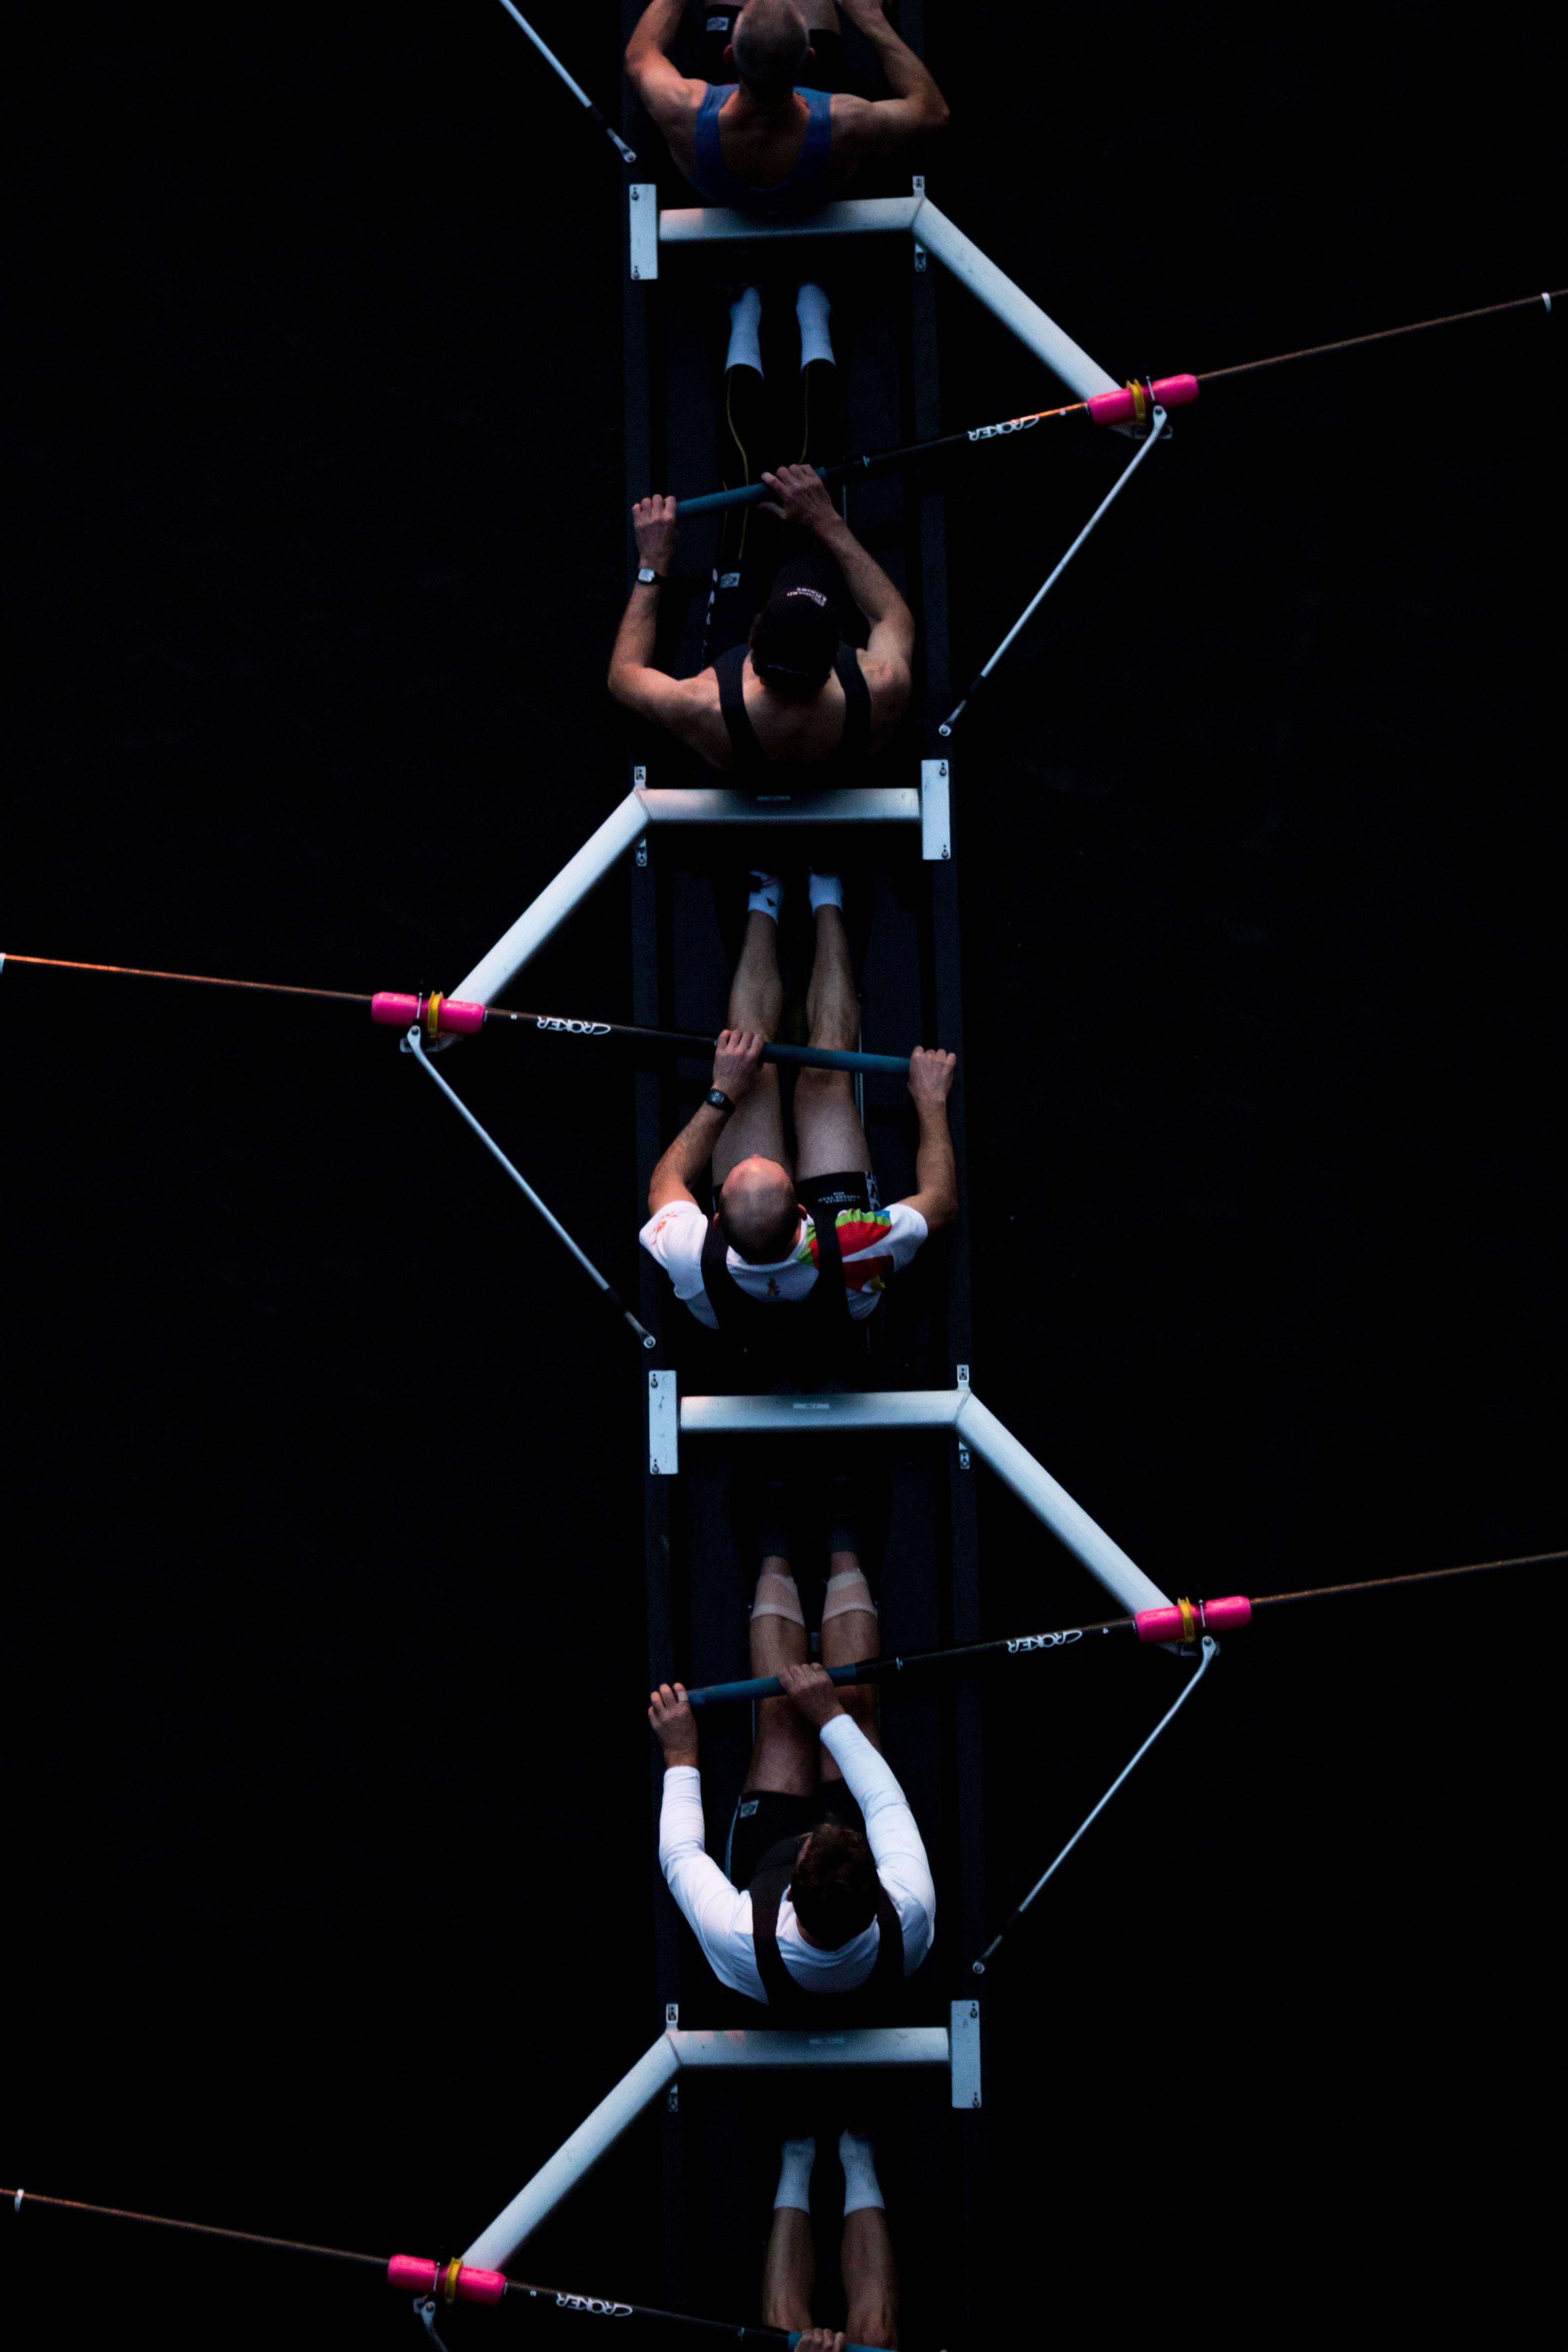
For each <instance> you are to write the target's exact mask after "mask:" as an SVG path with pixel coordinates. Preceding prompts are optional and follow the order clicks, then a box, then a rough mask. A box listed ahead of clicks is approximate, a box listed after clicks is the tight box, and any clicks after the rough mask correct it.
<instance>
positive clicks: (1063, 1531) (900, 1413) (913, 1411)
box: [650, 1372, 1171, 1616]
mask: <svg viewBox="0 0 1568 2352" xmlns="http://www.w3.org/2000/svg"><path fill="white" fill-rule="evenodd" d="M650 1377H653V1376H652V1375H651V1376H650ZM656 1377H658V1378H659V1379H660V1380H662V1381H668V1380H669V1378H670V1375H669V1374H668V1372H663V1373H660V1374H658V1375H657V1376H656ZM679 1427H680V1433H681V1435H682V1436H683V1437H759V1436H780V1435H782V1434H783V1433H785V1432H787V1431H788V1432H789V1433H801V1432H804V1433H810V1432H812V1431H818V1432H821V1433H829V1432H831V1433H842V1432H844V1431H846V1430H888V1429H951V1430H953V1431H954V1432H956V1434H957V1436H958V1437H959V1438H960V1439H961V1441H962V1442H963V1444H966V1445H967V1447H968V1448H969V1450H970V1452H971V1453H973V1454H978V1455H979V1457H980V1459H981V1461H982V1462H985V1463H988V1465H989V1466H990V1467H991V1469H993V1470H994V1471H995V1472H996V1474H997V1475H998V1478H1000V1479H1001V1480H1002V1482H1003V1484H1004V1485H1005V1486H1010V1487H1011V1488H1012V1490H1013V1493H1014V1494H1015V1495H1016V1496H1018V1498H1019V1501H1020V1502H1021V1503H1024V1504H1026V1505H1027V1506H1028V1507H1029V1508H1030V1510H1031V1511H1032V1512H1033V1513H1034V1515H1035V1517H1036V1518H1037V1519H1040V1520H1042V1521H1043V1522H1044V1524H1045V1526H1047V1527H1048V1528H1050V1529H1051V1534H1052V1535H1053V1536H1055V1537H1056V1538H1057V1540H1058V1542H1060V1543H1061V1544H1063V1545H1065V1547H1066V1549H1068V1550H1069V1551H1070V1552H1071V1554H1072V1555H1073V1557H1074V1559H1079V1560H1082V1563H1083V1566H1084V1567H1085V1568H1086V1569H1087V1570H1089V1573H1090V1574H1091V1576H1093V1577H1095V1578H1097V1579H1098V1580H1099V1582H1100V1583H1101V1584H1103V1586H1104V1588H1105V1590H1106V1591H1107V1592H1109V1593H1111V1594H1113V1596H1114V1598H1115V1599H1116V1600H1117V1601H1120V1602H1121V1604H1122V1607H1123V1608H1124V1610H1126V1612H1127V1613H1128V1615H1129V1616H1132V1615H1134V1614H1135V1612H1137V1611H1138V1610H1140V1609H1168V1608H1169V1607H1170V1605H1171V1603H1170V1601H1169V1599H1168V1598H1167V1596H1166V1594H1165V1593H1163V1592H1162V1591H1160V1588H1159V1586H1158V1585H1157V1584H1155V1582H1154V1580H1153V1579H1152V1578H1150V1577H1147V1576H1145V1573H1144V1571H1143V1570H1142V1569H1141V1568H1139V1567H1138V1566H1137V1564H1136V1562H1135V1561H1134V1560H1131V1559H1128V1557H1127V1555H1126V1553H1125V1552H1124V1550H1123V1549H1122V1547H1121V1545H1120V1544H1118V1543H1113V1541H1112V1539H1111V1538H1110V1537H1109V1536H1108V1535H1107V1534H1106V1533H1105V1530H1104V1528H1102V1527H1099V1526H1097V1525H1096V1523H1095V1522H1094V1520H1092V1518H1091V1517H1090V1516H1089V1514H1088V1512H1087V1511H1086V1510H1084V1509H1083V1507H1082V1505H1081V1504H1079V1503H1075V1502H1074V1501H1073V1499H1072V1497H1071V1495H1070V1494H1069V1493H1068V1492H1067V1489H1066V1487H1065V1486H1059V1485H1058V1484H1057V1481H1056V1480H1055V1479H1054V1478H1053V1477H1052V1476H1051V1473H1050V1471H1049V1470H1047V1469H1046V1468H1045V1466H1044V1465H1043V1464H1042V1463H1040V1462H1037V1461H1036V1460H1035V1458H1034V1455H1033V1454H1031V1453H1030V1450H1029V1448H1028V1447H1027V1446H1026V1445H1020V1444H1019V1441H1018V1439H1017V1438H1016V1437H1015V1436H1014V1435H1013V1433H1012V1432H1011V1431H1010V1430H1009V1428H1007V1427H1006V1426H1005V1424H1004V1423H1001V1422H999V1421H998V1419H997V1416H996V1414H995V1413H994V1412H991V1411H990V1409H989V1407H988V1406H987V1405H983V1404H982V1403H981V1402H980V1400H979V1398H978V1397H977V1395H976V1394H975V1392H974V1391H973V1390H972V1389H969V1388H953V1389H884V1390H880V1391H874V1392H870V1393H867V1392H863V1391H855V1392H852V1393H850V1394H846V1395H842V1396H691V1397H682V1399H681V1401H680V1419H679ZM666 1428H667V1424H666ZM650 1435H651V1436H652V1430H650ZM664 1444H665V1446H666V1449H667V1447H668V1437H667V1434H666V1435H665V1438H664ZM662 1466H664V1467H666V1468H667V1470H668V1471H670V1472H673V1471H674V1469H675V1467H676V1463H675V1461H674V1458H671V1456H670V1455H669V1454H668V1452H666V1455H665V1461H664V1465H662Z"/></svg>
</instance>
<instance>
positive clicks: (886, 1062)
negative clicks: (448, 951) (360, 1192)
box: [489, 1005, 909, 1078]
mask: <svg viewBox="0 0 1568 2352" xmlns="http://www.w3.org/2000/svg"><path fill="white" fill-rule="evenodd" d="M489 1019H490V1020H492V1021H517V1022H520V1023H523V1024H531V1025H532V1026H533V1027H534V1028H536V1029H538V1030H541V1031H543V1032H544V1033H545V1034H548V1035H550V1036H557V1037H613V1038H616V1039H618V1040H619V1041H620V1042H621V1043H622V1045H658V1046H662V1047H664V1049H665V1050H667V1051H671V1052H674V1053H678V1054H699V1055H705V1056H706V1055H709V1054H711V1053H712V1052H713V1050H714V1047H715V1046H716V1045H717V1043H718V1040H717V1039H716V1037H705V1036H703V1035H702V1034H700V1033H699V1032H697V1031H696V1030H693V1029H646V1028H642V1027H636V1026H633V1025H632V1024H631V1023H630V1022H623V1021H576V1020H569V1019H566V1018H564V1017H563V1016H561V1015H559V1014H557V1013H516V1012H513V1011H512V1010H511V1009H510V1008H509V1007H507V1006H505V1005H492V1006H491V1007H490V1009H489ZM762 1058H763V1060H764V1061H765V1062H777V1063H779V1065H781V1066H787V1067H789V1068H790V1069H800V1070H859V1071H862V1073H863V1074H864V1075H865V1076H868V1077H871V1076H881V1077H892V1078H906V1077H907V1076H909V1056H908V1055H907V1054H903V1055H900V1054H861V1053H850V1052H847V1051H843V1052H841V1051H840V1049H839V1048H838V1047H837V1046H833V1045H764V1047H763V1049H762Z"/></svg>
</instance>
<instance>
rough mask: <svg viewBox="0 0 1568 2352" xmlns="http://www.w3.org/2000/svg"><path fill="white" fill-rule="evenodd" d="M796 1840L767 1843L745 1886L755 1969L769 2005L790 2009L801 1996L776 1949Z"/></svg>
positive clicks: (770, 2006) (770, 2007) (793, 1864)
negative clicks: (780, 1908) (754, 1955)
mask: <svg viewBox="0 0 1568 2352" xmlns="http://www.w3.org/2000/svg"><path fill="white" fill-rule="evenodd" d="M798 1843H799V1841H798V1840H797V1839H795V1838H785V1839H781V1840H780V1841H779V1844H777V1845H774V1846H769V1847H768V1852H767V1853H765V1854H764V1855H763V1857H762V1860H761V1863H760V1864H758V1869H757V1872H756V1874H755V1876H754V1877H753V1879H752V1882H751V1885H750V1886H749V1887H748V1888H747V1893H748V1894H749V1895H750V1896H751V1941H752V1945H753V1947H754V1948H755V1950H756V1953H757V1973H758V1976H759V1977H760V1978H761V1979H762V1990H763V1991H764V1992H765V1993H766V1994H767V1995H768V2007H769V2009H792V2008H793V2007H794V2005H795V2003H796V2002H797V2001H798V2000H800V1999H801V1998H802V1995H801V1992H800V1986H799V1985H798V1984H797V1983H796V1981H795V1979H794V1978H793V1977H792V1976H791V1975H790V1973H789V1969H787V1968H786V1967H785V1965H784V1960H783V1956H782V1954H781V1953H780V1952H779V1905H780V1903H782V1902H783V1900H784V1890H785V1888H786V1887H787V1886H788V1885H789V1876H790V1873H791V1872H792V1871H793V1869H794V1867H795V1851H796V1846H797V1844H798Z"/></svg>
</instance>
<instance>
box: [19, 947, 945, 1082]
mask: <svg viewBox="0 0 1568 2352" xmlns="http://www.w3.org/2000/svg"><path fill="white" fill-rule="evenodd" d="M12 963H15V964H25V965H27V966H29V967H30V968H32V969H33V970H36V971H87V972H97V973H99V974H100V975H107V976H108V977H110V978H111V979H114V980H167V981H174V982H178V983H179V984H180V985H181V986H183V987H185V988H237V989H242V990H244V991H245V992H246V993H247V994H249V995H252V996H303V997H309V998H313V999H314V1000H315V1001H316V1002H317V1003H322V1004H365V1005H368V1006H369V1007H370V1013H371V1020H372V1021H374V1022H376V1023H378V1024H381V1025H382V1027H384V1028H395V1029H413V1028H418V1029H421V1030H423V1033H424V1034H425V1035H426V1036H427V1037H454V1036H455V1037H470V1036H473V1035H475V1034H476V1033H477V1032H478V1031H479V1030H481V1029H484V1028H486V1027H487V1026H488V1024H490V1023H491V1022H492V1021H510V1022H514V1023H517V1024H521V1025H522V1026H523V1027H525V1028H533V1029H538V1030H539V1031H540V1032H542V1033H543V1034H545V1035H546V1036H551V1037H610V1038H614V1039H616V1040H618V1041H619V1042H620V1043H621V1044H622V1045H642V1046H649V1047H656V1048H658V1049H659V1050H660V1051H662V1052H665V1053H675V1054H696V1055H703V1056H706V1055H711V1054H712V1052H713V1050H714V1048H715V1046H716V1045H717V1043H718V1040H717V1039H716V1037H707V1036H704V1035H702V1034H699V1033H698V1032H697V1031H695V1030H688V1029H644V1028H639V1027H636V1026H634V1025H633V1024H632V1023H630V1022H622V1021H581V1020H578V1019H576V1018H574V1017H568V1016H567V1015H565V1014H561V1013H518V1012H514V1011H513V1009H512V1008H511V1007H510V1006H509V1005H505V1004H472V1003H465V1001H464V999H463V998H461V997H455V996H443V995H441V994H440V993H439V992H435V993H432V994H430V995H418V996H414V995H405V994H402V993H400V992H395V991H391V990H386V989H383V990H381V991H379V992H377V993H376V994H375V995H373V996H371V995H365V994H361V993H358V992H354V991H352V990H350V989H343V988H298V987H293V986H288V985H286V984H285V983H284V982H281V981H270V980H219V979H216V978H214V976H213V974H212V973H210V972H200V971H152V970H149V969H146V968H144V967H143V966H141V965H140V964H127V963H75V962H70V961H67V960H66V959H65V958H63V957H61V956H28V955H8V954H0V971H3V970H4V969H5V966H6V965H7V964H12ZM762 1058H763V1060H764V1061H765V1062H777V1063H778V1064H779V1065H780V1066H788V1067H789V1068H790V1069H803V1070H859V1071H862V1072H863V1073H864V1074H865V1076H868V1077H894V1078H904V1077H907V1076H908V1075H909V1056H908V1055H907V1054H903V1055H900V1054H861V1053H850V1052H847V1051H844V1052H841V1051H840V1050H839V1048H838V1047H836V1046H832V1045H765V1046H764V1047H763V1049H762Z"/></svg>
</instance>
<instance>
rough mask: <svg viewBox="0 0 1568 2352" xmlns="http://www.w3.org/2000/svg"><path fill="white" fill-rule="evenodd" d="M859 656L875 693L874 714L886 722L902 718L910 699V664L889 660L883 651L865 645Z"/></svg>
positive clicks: (870, 690) (868, 688) (867, 682)
mask: <svg viewBox="0 0 1568 2352" xmlns="http://www.w3.org/2000/svg"><path fill="white" fill-rule="evenodd" d="M855 659H856V661H857V662H859V664H860V671H861V676H862V677H863V678H864V680H865V687H866V692H867V693H868V694H869V695H870V697H871V707H872V716H873V719H877V720H879V721H880V722H882V723H883V724H885V723H886V722H887V721H889V720H890V719H896V718H899V717H900V716H901V715H902V714H903V711H904V707H905V705H906V704H907V702H908V700H909V688H910V673H909V664H908V663H907V662H904V661H889V660H887V659H886V658H885V657H884V656H882V655H880V654H868V653H866V652H865V651H864V650H863V649H862V650H860V651H857V653H856V655H855Z"/></svg>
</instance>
